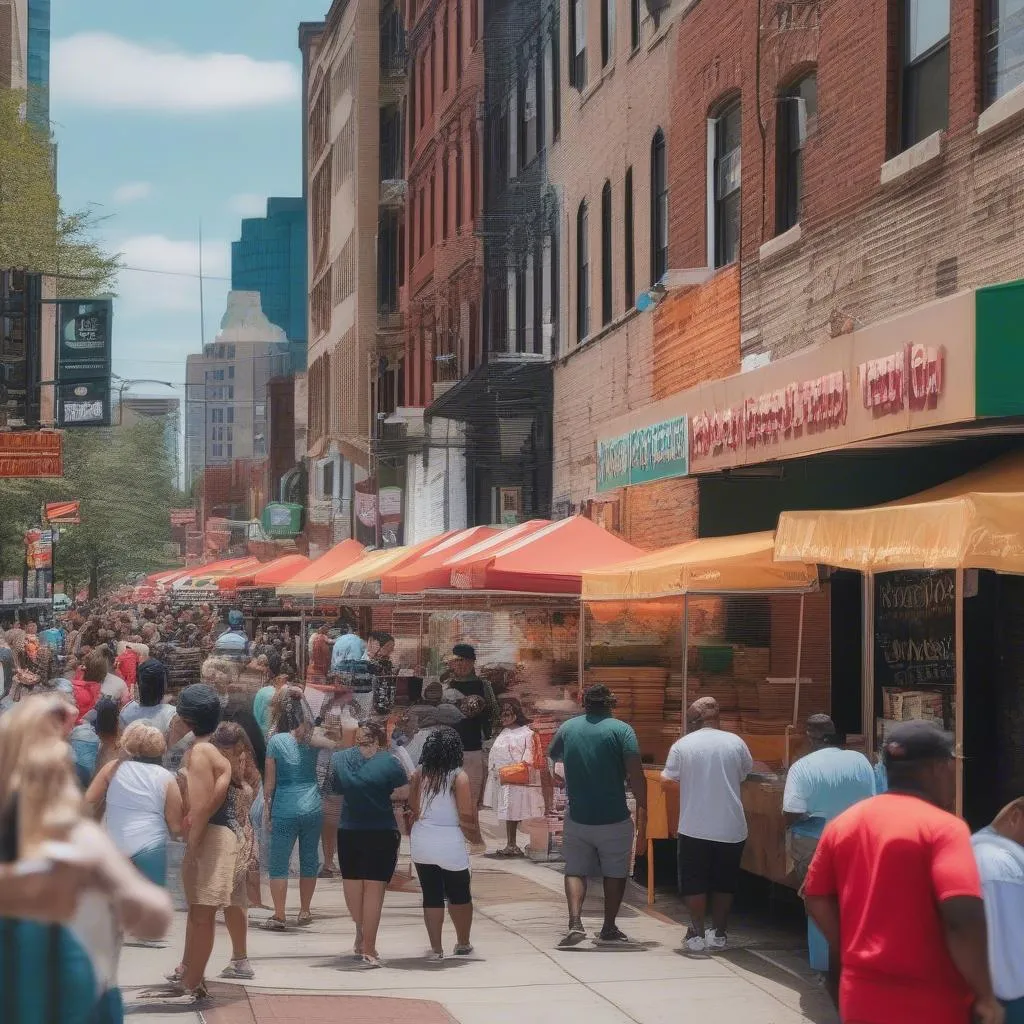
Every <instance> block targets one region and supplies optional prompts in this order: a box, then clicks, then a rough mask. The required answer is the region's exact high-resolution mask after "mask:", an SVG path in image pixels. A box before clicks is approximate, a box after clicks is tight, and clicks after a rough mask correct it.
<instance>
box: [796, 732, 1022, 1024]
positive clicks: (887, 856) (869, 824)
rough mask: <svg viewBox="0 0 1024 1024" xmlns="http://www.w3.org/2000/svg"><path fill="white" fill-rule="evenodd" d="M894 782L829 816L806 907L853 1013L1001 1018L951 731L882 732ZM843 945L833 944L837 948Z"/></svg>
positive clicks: (872, 1023) (844, 1009) (874, 1020)
mask: <svg viewBox="0 0 1024 1024" xmlns="http://www.w3.org/2000/svg"><path fill="white" fill-rule="evenodd" d="M884 757H885V767H886V771H887V773H888V777H889V792H888V793H884V794H882V795H881V796H876V797H873V798H872V799H870V800H864V801H862V802H861V803H859V804H855V805H854V806H853V807H851V808H850V809H849V810H848V811H845V812H844V813H843V814H841V815H840V816H839V817H838V818H836V819H835V820H834V821H833V822H832V823H831V824H830V825H828V826H827V827H826V828H825V832H824V834H823V835H822V837H821V842H820V843H819V845H818V849H817V852H816V853H815V855H814V859H813V860H812V861H811V866H810V870H809V871H808V874H807V881H806V882H805V884H804V890H803V893H804V900H805V902H806V904H807V912H808V914H809V915H810V916H811V917H812V918H813V919H814V922H815V924H817V926H818V927H819V928H820V929H821V931H822V933H823V934H824V935H825V937H826V939H828V942H829V945H830V947H831V949H832V958H833V962H834V963H840V964H841V972H842V973H841V977H840V984H839V1010H840V1015H841V1017H842V1019H843V1021H844V1022H846V1024H915V1022H917V1021H921V1022H922V1024H924V1022H927V1024H969V1022H970V1021H971V1014H972V1010H973V1013H974V1015H975V1018H976V1019H977V1020H978V1021H979V1022H981V1024H1002V1020H1003V1011H1002V1007H1001V1006H1000V1004H999V1001H998V1000H997V999H996V998H995V995H994V994H993V991H992V980H991V977H990V974H989V966H988V947H987V941H986V934H985V909H984V905H983V903H982V898H981V882H980V879H979V877H978V868H977V865H976V863H975V860H974V854H973V850H972V848H971V835H970V831H969V829H968V828H967V825H966V824H965V823H964V822H963V821H961V820H960V819H959V818H957V817H955V816H954V815H952V814H950V813H948V811H946V810H943V808H947V807H951V806H952V805H953V802H954V793H955V785H956V783H955V778H956V776H955V761H954V757H953V741H952V738H951V737H950V736H949V735H948V734H947V733H944V732H942V731H941V730H940V729H938V728H937V727H936V726H934V725H932V724H931V723H929V722H905V723H903V724H902V725H900V726H897V727H896V728H895V729H893V730H892V732H890V734H889V738H888V740H887V742H886V744H885V752H884ZM837 952H838V956H837Z"/></svg>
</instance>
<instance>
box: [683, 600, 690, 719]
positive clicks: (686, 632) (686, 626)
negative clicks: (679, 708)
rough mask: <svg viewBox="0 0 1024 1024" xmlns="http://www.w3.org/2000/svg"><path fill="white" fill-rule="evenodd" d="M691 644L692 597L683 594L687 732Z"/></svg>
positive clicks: (684, 711)
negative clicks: (689, 648)
mask: <svg viewBox="0 0 1024 1024" xmlns="http://www.w3.org/2000/svg"><path fill="white" fill-rule="evenodd" d="M689 646H690V597H689V595H688V594H684V595H683V721H682V726H683V733H684V735H685V733H686V711H687V708H689V706H690V698H689V696H688V691H689V675H690V659H689V651H688V647H689Z"/></svg>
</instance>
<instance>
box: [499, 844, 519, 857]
mask: <svg viewBox="0 0 1024 1024" xmlns="http://www.w3.org/2000/svg"><path fill="white" fill-rule="evenodd" d="M515 850H516V848H515V847H514V846H504V847H502V848H501V849H500V850H495V851H494V856H495V857H514V856H515V855H516V854H515Z"/></svg>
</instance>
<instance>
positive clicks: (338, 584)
mask: <svg viewBox="0 0 1024 1024" xmlns="http://www.w3.org/2000/svg"><path fill="white" fill-rule="evenodd" d="M450 536H451V534H450V533H444V534H441V535H440V536H438V537H432V538H431V539H430V540H428V541H424V542H423V543H422V544H414V545H412V546H411V547H398V548H385V549H384V550H382V551H371V552H369V553H368V554H366V555H364V556H363V557H362V558H361V559H360V560H359V561H358V562H356V563H354V564H353V565H351V566H350V567H349V568H347V569H343V570H342V571H341V572H338V573H335V574H334V575H332V576H329V577H327V578H326V579H324V580H321V581H320V582H319V583H317V584H316V586H315V588H314V591H315V596H316V598H317V600H329V599H332V598H341V597H346V596H358V592H360V591H362V590H363V589H364V585H366V584H369V585H371V589H377V588H375V587H373V585H374V584H378V585H379V583H380V579H381V577H382V576H383V575H384V574H385V573H387V572H391V571H393V570H397V569H402V568H404V567H405V566H407V565H411V564H412V563H413V562H414V561H416V559H418V558H419V557H420V556H421V555H423V554H426V553H427V552H429V551H431V550H433V549H434V548H435V547H437V545H438V544H441V543H442V542H444V541H445V540H447V539H448V538H449V537H450ZM378 592H379V590H378Z"/></svg>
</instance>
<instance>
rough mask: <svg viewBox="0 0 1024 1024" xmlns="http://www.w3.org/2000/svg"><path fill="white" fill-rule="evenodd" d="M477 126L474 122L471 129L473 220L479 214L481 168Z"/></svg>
mask: <svg viewBox="0 0 1024 1024" xmlns="http://www.w3.org/2000/svg"><path fill="white" fill-rule="evenodd" d="M476 133H477V127H476V125H475V124H474V125H473V126H472V127H471V128H470V129H469V217H470V220H472V219H473V218H474V217H476V214H477V206H476V204H477V198H476V197H477V180H476V176H477V174H478V173H479V168H480V155H479V153H478V152H477V149H478V146H477V141H476V138H477V136H476Z"/></svg>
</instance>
